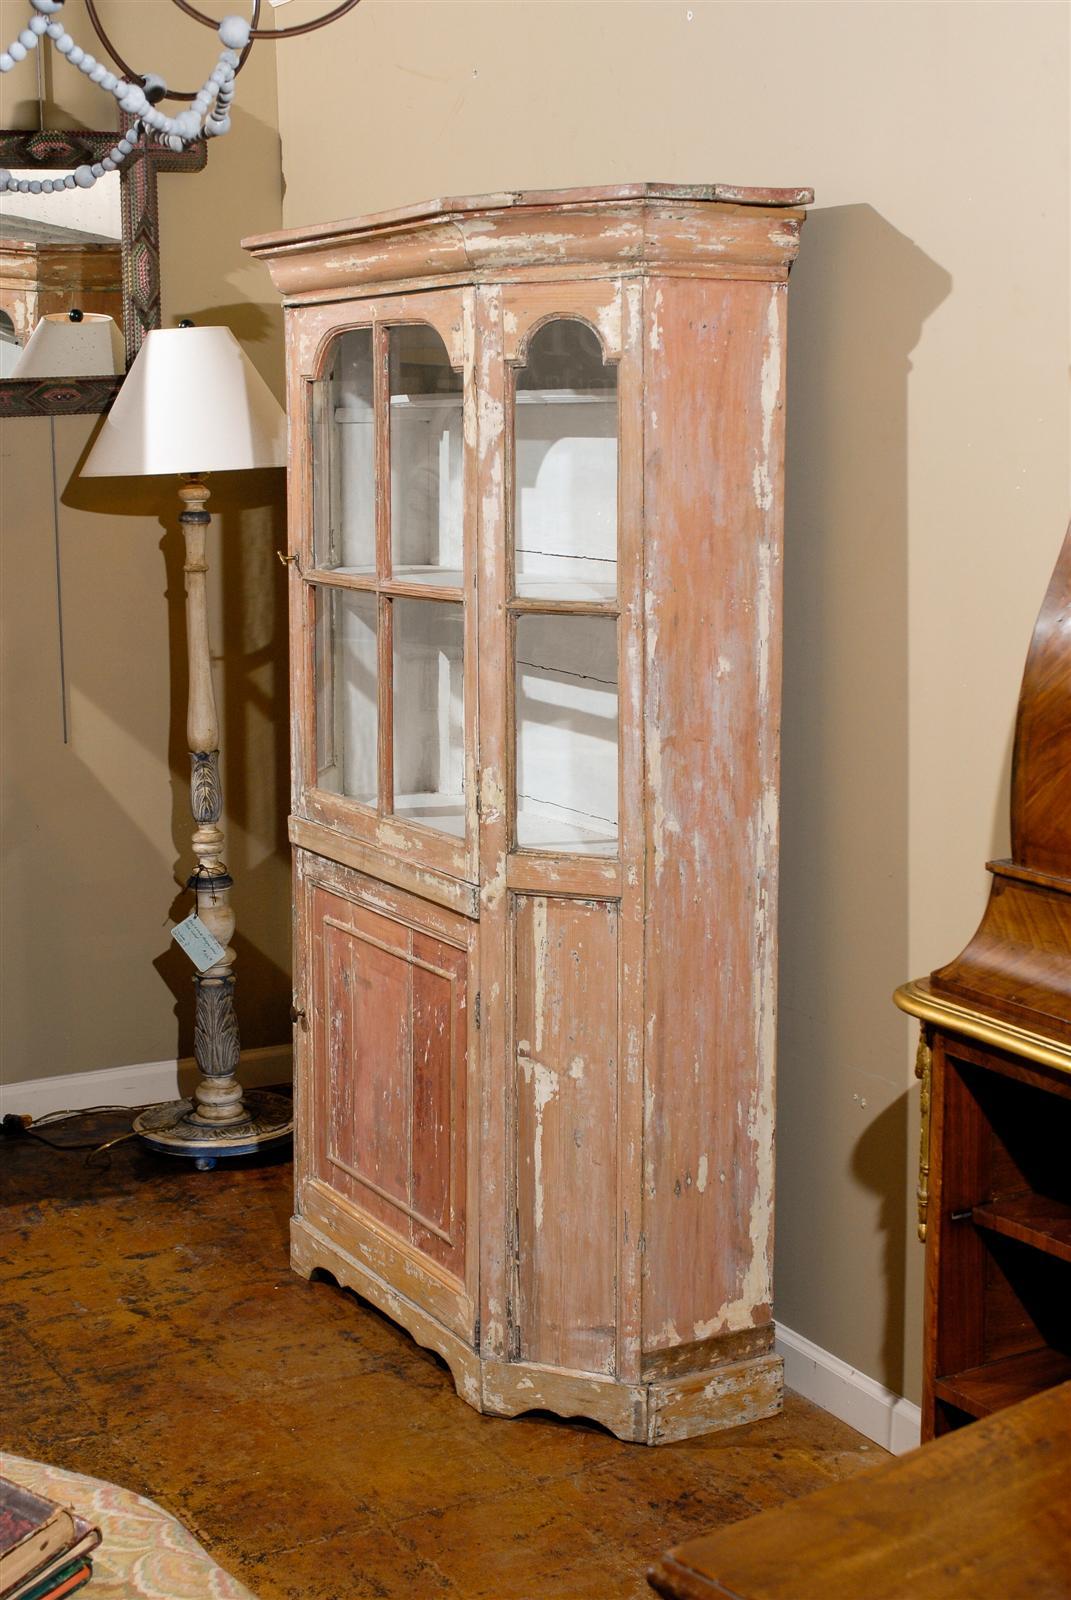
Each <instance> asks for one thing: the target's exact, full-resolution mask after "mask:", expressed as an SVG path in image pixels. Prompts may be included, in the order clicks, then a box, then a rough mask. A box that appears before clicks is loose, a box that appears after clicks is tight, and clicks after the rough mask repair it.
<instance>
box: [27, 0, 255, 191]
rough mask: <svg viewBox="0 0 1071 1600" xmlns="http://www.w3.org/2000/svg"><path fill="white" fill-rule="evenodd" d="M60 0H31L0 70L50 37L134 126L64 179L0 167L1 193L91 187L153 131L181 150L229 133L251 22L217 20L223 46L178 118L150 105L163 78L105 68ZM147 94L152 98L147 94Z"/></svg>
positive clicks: (229, 18) (232, 18) (161, 92)
mask: <svg viewBox="0 0 1071 1600" xmlns="http://www.w3.org/2000/svg"><path fill="white" fill-rule="evenodd" d="M63 5H64V0H30V8H31V13H32V14H31V16H30V17H29V20H28V25H27V26H26V27H25V28H23V29H22V30H21V32H20V33H19V35H18V37H17V38H16V39H13V40H12V41H11V43H10V44H9V45H8V47H7V49H6V50H0V73H3V72H10V71H11V70H12V68H13V67H15V66H16V65H17V64H18V63H19V62H20V61H25V59H26V57H27V55H28V54H29V52H30V51H31V50H34V49H35V48H36V47H37V44H38V41H39V40H40V39H43V38H49V39H51V41H52V43H53V44H54V45H55V47H56V49H57V50H58V51H59V53H60V55H61V56H63V57H64V58H65V59H66V60H67V61H69V62H70V64H71V66H72V67H77V68H78V70H79V71H80V72H81V73H83V74H84V75H85V76H86V77H87V78H89V80H90V82H92V83H95V84H98V85H99V86H100V88H101V89H103V90H104V92H105V93H106V94H110V95H113V96H114V97H115V99H116V100H117V101H118V103H119V105H120V106H121V108H122V109H123V111H125V112H126V113H127V115H128V116H130V117H132V118H134V119H135V123H134V126H133V127H131V128H130V129H128V130H127V132H126V133H125V134H123V135H122V136H121V137H120V138H118V139H117V140H116V143H115V144H114V145H113V147H112V149H111V150H110V151H109V152H108V154H107V155H106V156H103V157H102V158H101V160H100V161H95V162H93V163H92V164H83V165H82V166H79V167H76V168H75V169H74V171H73V172H68V173H66V174H65V175H64V176H63V177H62V178H50V179H44V180H37V179H33V180H27V179H19V180H16V179H15V178H13V177H12V175H11V173H10V172H9V171H7V169H6V168H5V169H0V194H2V193H4V192H5V191H6V190H17V191H19V192H21V193H23V194H52V193H54V192H56V191H57V190H61V189H75V188H79V189H89V188H92V186H93V184H94V183H96V181H97V179H98V178H100V177H103V175H104V174H105V173H106V172H113V171H115V169H116V168H117V167H120V166H122V164H123V162H124V161H126V160H127V159H128V158H129V157H130V156H131V155H133V153H134V151H135V150H136V149H137V146H138V142H139V140H141V139H142V138H143V137H147V135H148V132H149V130H151V131H152V132H153V133H155V134H156V135H157V136H158V137H159V138H160V140H161V142H162V143H163V144H164V145H165V146H166V147H167V148H168V149H169V150H175V151H182V150H185V149H186V148H187V146H188V145H190V144H192V143H194V141H195V140H197V139H200V138H206V139H216V138H219V137H220V136H221V135H222V134H225V133H227V132H229V130H230V126H231V119H230V108H231V104H232V102H233V100H234V88H235V86H234V79H235V73H236V71H237V68H238V67H239V66H240V64H241V52H242V51H243V50H245V49H246V47H247V46H248V44H249V42H250V37H251V33H252V24H251V23H250V22H248V21H247V20H246V19H245V18H244V17H240V16H237V15H231V16H226V17H224V18H223V20H222V22H221V23H220V24H219V29H218V33H219V39H220V43H221V44H222V46H223V49H222V50H221V51H220V53H219V58H218V60H217V61H216V64H215V66H214V67H213V69H212V71H211V72H210V73H209V75H208V77H207V78H206V79H205V81H204V83H203V84H202V85H201V87H200V89H199V90H198V91H197V93H196V94H195V95H194V97H193V100H192V101H191V103H190V105H189V108H188V109H187V110H184V111H180V112H179V113H178V115H177V116H174V117H169V116H168V115H167V113H166V112H164V111H161V110H158V109H157V106H156V105H155V104H154V102H155V101H157V100H159V99H161V98H162V97H163V96H164V95H165V94H166V92H167V85H166V83H165V82H164V80H163V79H162V78H160V77H158V76H157V75H156V74H155V73H148V74H146V76H145V79H144V82H143V84H137V83H129V82H127V80H126V79H125V78H121V77H118V76H117V75H116V74H115V73H114V72H111V71H109V69H108V67H107V66H106V65H105V64H104V62H102V61H98V60H97V59H96V57H95V56H93V55H91V54H90V53H89V51H88V50H83V49H82V47H81V46H80V45H78V44H76V43H75V41H74V39H73V38H72V37H71V35H70V34H69V33H68V32H67V30H66V29H65V28H64V26H63V23H62V22H61V21H59V20H58V18H57V14H58V13H59V12H61V11H62V10H63ZM150 96H151V98H150Z"/></svg>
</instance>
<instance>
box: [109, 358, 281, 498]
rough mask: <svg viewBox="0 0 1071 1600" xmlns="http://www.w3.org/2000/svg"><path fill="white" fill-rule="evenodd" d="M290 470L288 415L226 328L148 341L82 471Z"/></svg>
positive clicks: (114, 473)
mask: <svg viewBox="0 0 1071 1600" xmlns="http://www.w3.org/2000/svg"><path fill="white" fill-rule="evenodd" d="M285 465H286V413H285V411H284V410H283V409H282V407H281V406H280V404H279V402H278V401H277V400H276V398H275V396H274V395H273V394H272V392H271V390H270V389H269V388H268V386H267V384H266V383H265V382H264V380H263V378H262V377H261V376H260V374H259V373H258V372H257V370H256V368H255V367H254V366H253V365H252V363H251V362H250V360H249V359H248V357H247V356H246V354H245V352H244V351H243V349H242V347H241V345H240V344H239V343H238V341H237V339H236V338H235V337H234V335H233V333H232V332H231V331H230V329H229V328H158V329H156V330H155V331H154V332H152V333H149V334H147V335H146V337H145V342H144V344H143V345H142V347H141V349H140V350H139V351H138V354H137V357H136V358H135V361H134V364H133V366H132V367H131V369H130V371H129V373H128V374H127V378H126V382H125V383H124V384H123V387H122V388H121V389H120V391H119V393H118V395H117V396H116V398H115V402H114V404H113V405H112V408H111V410H110V411H109V412H108V413H107V415H106V417H105V419H104V426H103V427H102V428H101V430H100V433H99V434H98V435H97V442H96V444H95V445H94V446H93V449H92V450H91V451H90V453H89V456H88V458H87V459H86V462H85V464H84V466H83V467H82V472H83V473H84V474H85V475H86V476H87V477H90V478H102V477H126V476H128V475H129V476H133V477H141V476H145V475H149V474H153V473H180V472H188V473H202V472H231V471H235V470H238V471H240V470H242V469H243V468H247V467H282V466H285Z"/></svg>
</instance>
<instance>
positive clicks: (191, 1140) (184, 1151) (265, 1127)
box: [134, 1089, 294, 1172]
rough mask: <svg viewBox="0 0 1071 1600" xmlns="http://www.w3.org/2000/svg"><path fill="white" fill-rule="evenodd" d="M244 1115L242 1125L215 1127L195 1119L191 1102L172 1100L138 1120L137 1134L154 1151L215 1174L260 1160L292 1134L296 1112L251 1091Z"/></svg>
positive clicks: (281, 1098)
mask: <svg viewBox="0 0 1071 1600" xmlns="http://www.w3.org/2000/svg"><path fill="white" fill-rule="evenodd" d="M242 1109H243V1111H244V1115H243V1116H242V1117H241V1118H240V1119H239V1120H236V1121H234V1122H226V1123H211V1122H205V1121H203V1120H202V1119H201V1118H200V1117H198V1116H197V1115H196V1114H195V1112H194V1103H193V1101H192V1100H171V1101H169V1102H168V1103H167V1104H166V1105H161V1106H151V1107H150V1108H149V1110H148V1111H143V1112H142V1113H141V1115H140V1116H137V1117H135V1118H134V1132H135V1133H136V1134H138V1135H139V1136H140V1137H141V1138H142V1139H144V1141H145V1143H146V1144H147V1145H148V1146H149V1148H150V1149H152V1150H159V1151H161V1153H162V1154H164V1155H170V1156H186V1157H188V1158H190V1159H192V1160H193V1162H194V1164H195V1165H196V1167H197V1170H198V1171H199V1172H208V1171H211V1169H212V1168H213V1167H214V1166H215V1165H216V1162H217V1161H221V1160H223V1159H224V1158H225V1157H227V1156H252V1155H257V1154H258V1153H259V1152H260V1151H261V1150H264V1149H266V1148H268V1147H270V1146H272V1145H277V1144H281V1143H282V1142H283V1140H284V1139H289V1138H290V1137H291V1136H292V1134H293V1132H294V1106H293V1102H292V1101H291V1100H290V1099H288V1097H287V1096H286V1095H282V1094H273V1093H272V1091H271V1090H270V1089H250V1090H249V1091H248V1092H247V1093H246V1094H244V1095H243V1096H242Z"/></svg>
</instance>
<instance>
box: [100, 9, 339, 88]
mask: <svg viewBox="0 0 1071 1600" xmlns="http://www.w3.org/2000/svg"><path fill="white" fill-rule="evenodd" d="M350 3H351V4H356V0H350ZM85 5H86V14H87V15H88V17H89V20H90V22H91V23H92V25H93V32H94V33H95V34H96V36H97V38H98V39H99V40H100V42H101V44H102V45H103V46H104V48H105V50H107V52H108V54H109V56H111V58H112V61H113V62H114V63H115V65H116V66H117V67H118V68H119V71H120V72H121V73H122V74H123V76H124V77H125V78H127V79H128V80H129V81H130V82H131V83H144V81H145V80H144V75H143V74H142V73H140V72H135V71H134V68H133V67H131V66H129V65H128V64H127V62H125V61H124V60H123V58H122V56H121V55H120V54H119V52H118V50H117V49H116V48H115V46H114V45H113V44H112V41H111V40H110V39H109V38H108V35H107V34H106V33H105V31H104V24H103V23H102V22H101V20H100V17H99V16H98V15H97V8H96V5H95V4H94V0H85ZM193 15H194V16H196V17H197V20H198V22H207V21H208V20H210V19H209V18H207V17H202V16H199V15H198V14H197V13H196V12H194V13H193ZM259 16H260V0H253V27H254V28H255V27H256V24H257V20H258V18H259ZM323 20H324V21H325V22H329V21H330V20H331V19H330V18H329V17H325V18H324V19H323ZM212 26H213V28H218V27H219V23H218V22H213V23H212ZM271 37H272V34H271V32H270V31H266V32H261V33H259V34H258V33H254V32H251V33H250V35H249V43H248V44H247V45H246V47H245V49H244V50H243V51H242V53H241V55H240V57H239V58H238V65H237V66H236V67H235V69H234V71H235V76H237V75H238V73H239V72H241V70H242V68H243V67H244V66H245V62H246V57H247V56H248V54H249V52H250V50H252V48H253V40H254V39H257V38H261V39H264V38H267V39H270V38H271ZM275 37H279V36H278V35H276V36H275ZM197 93H198V91H197V90H196V89H191V90H190V91H189V92H188V93H187V92H186V91H185V90H183V89H168V91H167V92H166V94H164V95H162V96H161V99H163V100H194V99H196V97H197Z"/></svg>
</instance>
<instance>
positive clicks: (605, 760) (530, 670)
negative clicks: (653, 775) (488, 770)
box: [515, 613, 618, 855]
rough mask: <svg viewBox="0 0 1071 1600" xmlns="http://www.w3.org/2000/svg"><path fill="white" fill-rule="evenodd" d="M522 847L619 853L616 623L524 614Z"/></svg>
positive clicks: (520, 631)
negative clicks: (617, 849) (616, 850)
mask: <svg viewBox="0 0 1071 1600" xmlns="http://www.w3.org/2000/svg"><path fill="white" fill-rule="evenodd" d="M515 711H516V723H517V761H516V772H517V843H518V845H520V846H522V847H524V848H527V849H529V850H552V851H555V852H561V851H573V852H577V853H579V854H584V855H612V854H613V853H614V850H615V849H616V847H617V723H618V717H617V624H616V621H615V620H614V618H613V617H585V616H542V615H538V614H535V613H530V614H528V615H525V616H521V617H518V618H517V657H516V688H515Z"/></svg>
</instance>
